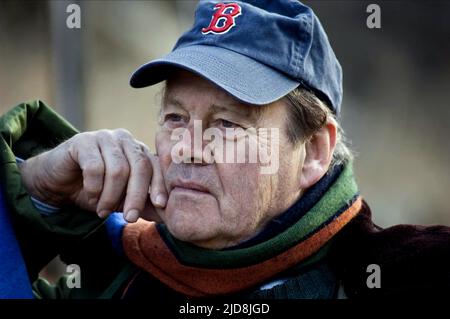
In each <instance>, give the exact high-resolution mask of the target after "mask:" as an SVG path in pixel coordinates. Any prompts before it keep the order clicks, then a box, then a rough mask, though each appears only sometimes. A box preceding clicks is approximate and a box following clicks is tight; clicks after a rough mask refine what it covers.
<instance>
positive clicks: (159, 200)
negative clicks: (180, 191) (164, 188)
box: [155, 194, 166, 207]
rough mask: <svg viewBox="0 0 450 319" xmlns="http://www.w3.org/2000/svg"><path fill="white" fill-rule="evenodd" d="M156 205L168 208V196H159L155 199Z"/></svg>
mask: <svg viewBox="0 0 450 319" xmlns="http://www.w3.org/2000/svg"><path fill="white" fill-rule="evenodd" d="M155 205H156V206H159V207H164V206H166V196H164V195H163V194H158V195H157V196H156V198H155Z"/></svg>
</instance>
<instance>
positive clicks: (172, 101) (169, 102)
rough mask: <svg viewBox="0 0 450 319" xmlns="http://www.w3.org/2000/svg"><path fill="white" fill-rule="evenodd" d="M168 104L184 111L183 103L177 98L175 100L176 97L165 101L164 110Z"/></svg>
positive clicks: (167, 98)
mask: <svg viewBox="0 0 450 319" xmlns="http://www.w3.org/2000/svg"><path fill="white" fill-rule="evenodd" d="M167 104H170V105H174V106H178V107H180V108H183V109H184V104H183V102H181V101H180V100H178V99H177V98H174V97H166V98H165V99H164V103H163V108H164V106H166V105H167Z"/></svg>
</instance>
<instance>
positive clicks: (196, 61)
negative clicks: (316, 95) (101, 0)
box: [130, 45, 300, 105]
mask: <svg viewBox="0 0 450 319" xmlns="http://www.w3.org/2000/svg"><path fill="white" fill-rule="evenodd" d="M174 67H175V68H181V69H185V70H188V71H191V72H193V73H196V74H198V75H200V76H202V77H204V78H205V79H207V80H209V81H211V82H213V83H215V84H216V85H218V86H219V87H221V88H222V89H224V90H225V91H227V92H228V93H229V94H231V95H232V96H234V97H235V98H237V99H239V100H241V101H243V102H245V103H250V104H257V105H263V104H269V103H272V102H274V101H276V100H278V99H280V98H282V97H283V96H285V95H286V94H288V93H289V92H291V91H292V90H293V89H295V88H296V87H297V86H298V85H299V84H300V82H298V81H295V80H293V79H291V78H290V77H289V76H287V75H285V74H283V73H281V72H278V71H277V70H275V69H273V68H271V67H269V66H267V65H264V64H262V63H259V62H257V61H255V60H253V59H251V58H249V57H247V56H245V55H242V54H239V53H236V52H234V51H231V50H227V49H223V48H220V47H215V46H208V45H192V46H187V47H182V48H178V49H176V50H174V51H172V52H171V53H169V54H168V55H166V56H164V57H163V58H160V59H157V60H154V61H151V62H148V63H146V64H144V65H142V66H141V67H139V68H138V69H137V70H136V71H135V72H134V73H133V75H132V76H131V79H130V85H131V86H132V87H134V88H142V87H146V86H150V85H153V84H156V83H159V82H161V81H164V80H166V79H167V77H168V76H169V74H170V72H169V69H173V68H174Z"/></svg>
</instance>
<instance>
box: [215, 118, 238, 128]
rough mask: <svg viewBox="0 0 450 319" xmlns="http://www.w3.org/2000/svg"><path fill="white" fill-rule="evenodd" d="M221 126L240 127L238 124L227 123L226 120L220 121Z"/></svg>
mask: <svg viewBox="0 0 450 319" xmlns="http://www.w3.org/2000/svg"><path fill="white" fill-rule="evenodd" d="M220 125H222V126H223V127H225V128H233V127H239V125H238V124H236V123H233V122H230V121H227V120H224V119H221V120H220Z"/></svg>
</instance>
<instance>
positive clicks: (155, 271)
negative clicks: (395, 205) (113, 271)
mask: <svg viewBox="0 0 450 319" xmlns="http://www.w3.org/2000/svg"><path fill="white" fill-rule="evenodd" d="M361 204H362V199H361V197H359V198H358V199H357V200H356V201H355V202H354V203H353V204H352V205H351V206H350V207H349V208H348V209H347V210H346V211H344V212H343V213H342V214H341V215H339V216H338V217H337V218H336V219H334V220H333V221H331V222H330V223H329V224H328V225H326V226H325V227H323V228H322V229H320V230H319V231H317V232H316V233H315V234H313V235H312V236H311V237H309V238H308V239H306V240H304V241H302V242H300V243H298V244H297V245H296V246H294V247H292V248H290V249H288V250H286V251H285V252H283V253H281V254H279V255H277V256H275V257H272V258H270V259H268V260H265V261H263V262H261V263H258V264H255V265H250V266H246V267H241V268H233V269H207V268H196V267H192V266H186V265H183V264H181V263H180V262H179V261H178V260H177V259H176V257H175V256H174V254H173V253H172V252H171V251H170V249H169V248H168V247H167V245H166V243H165V242H164V240H163V239H162V238H161V236H160V235H159V233H158V230H157V229H156V225H155V223H153V222H148V221H144V220H139V221H138V222H137V223H134V224H129V225H127V226H126V227H125V229H124V233H123V245H124V250H125V253H126V255H127V256H128V258H129V259H130V260H131V261H132V262H133V263H134V264H136V265H137V266H138V267H140V268H142V269H144V270H145V271H147V272H148V273H150V274H151V275H153V276H154V277H156V278H157V279H159V280H160V281H161V282H163V283H164V284H166V285H167V286H169V287H170V288H172V289H174V290H176V291H178V292H179V293H182V294H184V295H186V296H188V297H206V296H214V295H224V294H229V293H235V292H238V291H241V290H244V289H247V288H251V287H253V286H255V285H257V284H260V283H262V282H264V281H265V280H268V279H270V278H271V277H273V276H274V275H276V274H277V273H280V272H282V271H284V270H287V269H289V268H291V267H293V266H295V265H296V264H298V263H300V262H301V261H303V260H305V259H306V258H308V257H310V256H311V255H313V254H314V253H315V252H317V251H318V250H319V249H320V248H321V247H322V246H323V245H325V244H326V243H327V242H328V241H329V240H330V239H331V238H332V237H333V236H334V235H335V234H336V233H337V232H339V230H341V229H342V228H343V227H344V226H345V225H346V224H347V223H348V222H349V221H350V220H351V219H352V218H353V217H354V216H356V215H357V214H358V212H359V211H360V209H361Z"/></svg>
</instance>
